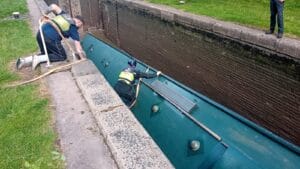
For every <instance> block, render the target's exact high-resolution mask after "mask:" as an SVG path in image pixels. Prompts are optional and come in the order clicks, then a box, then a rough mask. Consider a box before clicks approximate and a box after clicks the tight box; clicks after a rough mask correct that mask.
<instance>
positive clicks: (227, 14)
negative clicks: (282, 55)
mask: <svg viewBox="0 0 300 169" xmlns="http://www.w3.org/2000/svg"><path fill="white" fill-rule="evenodd" d="M149 2H152V3H157V4H164V5H168V6H172V7H174V8H177V9H181V10H183V11H186V12H191V13H194V14H198V15H206V16H210V17H213V18H216V19H219V20H224V21H231V22H235V23H239V24H242V25H246V26H251V27H256V28H258V29H265V30H267V29H269V24H270V1H269V0H252V1H249V0H227V1H224V0H186V3H185V4H180V3H179V0H149ZM284 24H285V33H287V34H289V35H291V36H297V37H300V29H299V28H300V3H299V0H288V1H286V2H285V9H284Z"/></svg>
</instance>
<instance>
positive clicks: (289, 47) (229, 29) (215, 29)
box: [103, 0, 300, 62]
mask: <svg viewBox="0 0 300 169" xmlns="http://www.w3.org/2000/svg"><path fill="white" fill-rule="evenodd" d="M103 1H104V2H110V3H118V4H121V5H124V6H127V7H128V8H129V9H133V10H139V11H143V12H146V13H148V14H150V15H153V16H156V17H158V18H160V19H161V20H164V21H167V22H170V23H177V24H180V25H183V26H186V27H190V28H192V29H196V30H201V31H206V32H210V33H213V34H216V35H218V36H221V37H224V38H229V39H231V40H235V41H238V42H241V43H243V44H245V43H246V44H249V45H251V46H257V47H258V48H260V49H265V50H268V51H271V52H273V53H277V54H279V56H283V57H287V58H290V59H293V60H295V61H297V62H300V41H299V40H296V39H291V38H286V37H283V38H282V39H277V38H276V37H275V36H274V35H266V34H265V33H264V32H263V31H261V30H257V29H251V28H248V27H245V26H240V25H237V24H234V23H230V22H224V21H219V20H216V19H213V18H210V17H206V16H200V15H195V14H191V13H187V12H183V11H180V10H177V9H174V8H171V7H168V6H164V5H157V4H152V3H149V2H145V1H141V0H103Z"/></svg>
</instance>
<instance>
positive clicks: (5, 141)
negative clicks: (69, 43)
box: [0, 0, 63, 169]
mask: <svg viewBox="0 0 300 169" xmlns="http://www.w3.org/2000/svg"><path fill="white" fill-rule="evenodd" d="M25 2H26V1H25V0H0V6H1V11H0V17H1V18H6V17H8V16H10V15H11V13H12V12H13V11H19V12H26V11H27V9H26V4H25ZM0 37H1V38H0V54H1V55H0V168H1V169H2V168H3V169H20V168H24V169H25V168H29V169H39V168H40V169H50V168H51V169H57V168H63V162H62V160H63V157H62V156H61V155H60V154H59V153H57V151H56V148H55V137H56V136H55V133H54V131H53V128H52V126H51V113H50V112H49V111H48V106H47V105H48V100H47V99H45V98H41V97H40V96H39V93H38V86H37V85H27V86H22V87H17V88H10V89H3V88H1V86H4V85H6V84H7V83H9V82H12V81H14V80H16V79H19V77H18V76H17V75H16V74H15V73H13V72H11V71H10V70H9V64H10V63H11V62H12V61H13V60H15V59H16V58H18V57H20V56H26V55H27V54H29V53H32V52H34V51H36V50H37V49H38V48H37V44H36V41H35V37H34V36H33V34H32V32H31V30H30V28H29V25H28V23H27V21H24V20H0Z"/></svg>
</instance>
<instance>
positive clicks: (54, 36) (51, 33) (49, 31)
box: [42, 23, 80, 41]
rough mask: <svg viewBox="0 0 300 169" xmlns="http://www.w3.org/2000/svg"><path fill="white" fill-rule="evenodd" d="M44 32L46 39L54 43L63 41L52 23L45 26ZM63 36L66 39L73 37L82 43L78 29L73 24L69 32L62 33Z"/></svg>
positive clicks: (43, 27)
mask: <svg viewBox="0 0 300 169" xmlns="http://www.w3.org/2000/svg"><path fill="white" fill-rule="evenodd" d="M42 30H43V33H44V36H45V38H47V39H50V40H53V41H61V40H62V39H61V37H60V35H59V34H58V32H57V31H56V29H55V28H54V27H53V26H52V25H51V24H50V23H46V24H44V25H43V26H42ZM62 34H63V36H64V37H65V38H69V37H71V38H72V39H73V40H76V41H80V39H79V33H78V28H77V27H76V26H75V25H73V24H71V26H70V29H69V31H66V32H62Z"/></svg>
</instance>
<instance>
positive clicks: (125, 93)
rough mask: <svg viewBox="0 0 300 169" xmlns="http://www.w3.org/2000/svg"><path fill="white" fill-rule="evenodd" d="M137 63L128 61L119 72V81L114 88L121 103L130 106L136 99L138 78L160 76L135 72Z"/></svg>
mask: <svg viewBox="0 0 300 169" xmlns="http://www.w3.org/2000/svg"><path fill="white" fill-rule="evenodd" d="M136 64H137V62H136V61H135V60H131V61H128V67H127V68H126V69H124V70H122V71H121V73H120V74H119V79H118V81H117V83H116V84H115V86H114V89H115V91H116V92H117V93H118V95H119V96H120V98H121V99H122V101H123V102H124V103H125V104H126V105H127V106H130V105H131V104H132V103H133V102H134V100H135V99H136V80H137V79H139V78H146V79H150V78H154V77H157V76H159V75H160V74H161V72H160V71H158V72H157V73H153V74H152V73H144V72H141V71H139V70H136V69H135V68H136Z"/></svg>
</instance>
